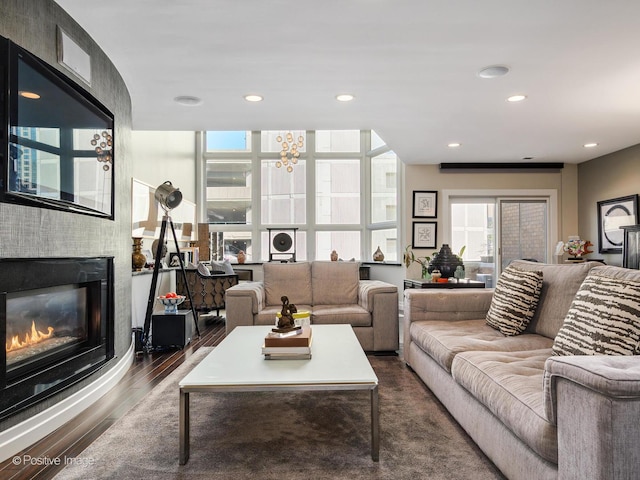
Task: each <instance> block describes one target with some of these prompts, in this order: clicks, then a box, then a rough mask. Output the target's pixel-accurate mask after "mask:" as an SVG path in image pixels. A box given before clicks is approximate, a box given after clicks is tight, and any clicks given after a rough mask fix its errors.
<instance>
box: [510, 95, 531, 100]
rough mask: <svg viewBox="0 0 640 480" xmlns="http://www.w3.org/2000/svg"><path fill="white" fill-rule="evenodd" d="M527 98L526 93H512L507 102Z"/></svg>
mask: <svg viewBox="0 0 640 480" xmlns="http://www.w3.org/2000/svg"><path fill="white" fill-rule="evenodd" d="M526 98H527V96H526V95H511V96H510V97H509V98H507V102H521V101H523V100H525V99H526Z"/></svg>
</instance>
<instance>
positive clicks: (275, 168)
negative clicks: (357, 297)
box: [202, 130, 399, 261]
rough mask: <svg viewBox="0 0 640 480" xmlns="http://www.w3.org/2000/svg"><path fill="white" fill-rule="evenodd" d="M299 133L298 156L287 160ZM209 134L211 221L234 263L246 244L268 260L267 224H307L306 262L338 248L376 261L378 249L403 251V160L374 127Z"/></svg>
mask: <svg viewBox="0 0 640 480" xmlns="http://www.w3.org/2000/svg"><path fill="white" fill-rule="evenodd" d="M289 132H291V134H292V135H291V136H290V137H289V140H291V141H293V142H295V143H296V149H297V153H298V155H297V156H296V157H295V162H292V161H289V163H287V164H285V165H283V164H282V157H281V154H282V153H283V150H284V147H283V144H282V142H283V140H284V141H286V140H287V133H289ZM202 138H203V139H204V140H203V146H204V148H203V151H204V153H203V162H204V166H205V167H204V169H203V170H204V172H203V176H204V177H205V178H204V179H203V184H204V185H205V188H203V195H204V196H205V198H204V199H203V200H204V203H205V204H206V212H205V215H206V219H205V221H206V222H208V223H209V226H210V231H211V232H212V233H215V234H214V235H213V236H212V238H213V239H214V240H213V243H214V252H216V256H217V257H218V258H220V257H227V258H231V259H232V260H233V259H234V256H235V255H236V254H237V252H238V251H239V250H244V251H245V253H247V255H248V257H249V260H252V261H266V260H268V258H269V237H268V232H267V228H286V227H295V228H297V231H296V232H297V233H296V246H297V248H296V258H297V259H298V260H312V259H319V260H328V259H329V258H330V254H331V251H332V250H336V251H337V252H338V254H339V256H340V257H341V258H342V259H344V260H350V259H352V258H353V259H356V260H362V261H371V260H372V258H371V255H372V253H371V252H373V251H374V250H375V248H376V247H377V246H380V248H381V249H382V250H383V251H384V253H385V260H387V261H394V260H396V259H397V258H398V252H397V248H398V246H397V232H398V227H397V217H398V214H397V204H398V198H397V196H398V185H397V182H398V175H397V172H398V165H399V160H398V158H397V156H396V155H395V154H394V153H393V152H390V151H389V149H388V147H386V145H384V142H383V141H382V139H380V137H379V136H377V135H376V134H375V133H374V132H370V131H360V130H318V131H304V130H302V131H300V130H288V131H261V132H248V131H240V132H205V133H203V134H202ZM372 141H373V145H372ZM288 143H290V142H288ZM372 146H375V149H374V150H372ZM288 147H289V148H290V146H288ZM287 166H290V167H291V168H290V171H287V168H286V167H287Z"/></svg>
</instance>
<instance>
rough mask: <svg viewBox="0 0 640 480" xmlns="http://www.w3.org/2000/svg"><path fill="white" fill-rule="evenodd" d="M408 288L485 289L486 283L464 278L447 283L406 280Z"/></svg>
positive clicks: (405, 285)
mask: <svg viewBox="0 0 640 480" xmlns="http://www.w3.org/2000/svg"><path fill="white" fill-rule="evenodd" d="M407 288H485V284H484V282H480V281H478V280H469V279H467V278H463V279H462V280H453V281H450V282H446V283H445V282H438V283H434V282H432V281H430V280H409V279H405V281H404V289H405V290H406V289H407Z"/></svg>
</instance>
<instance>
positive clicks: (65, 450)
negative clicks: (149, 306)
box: [0, 320, 224, 480]
mask: <svg viewBox="0 0 640 480" xmlns="http://www.w3.org/2000/svg"><path fill="white" fill-rule="evenodd" d="M199 325H200V334H201V335H200V338H195V339H194V340H192V341H191V343H190V344H189V345H188V346H187V347H186V348H184V349H182V350H168V351H164V352H154V353H146V354H144V355H139V356H137V357H136V359H135V360H134V362H133V364H132V365H131V368H130V369H129V370H128V372H127V373H126V375H125V376H124V377H123V378H122V379H121V380H120V382H119V383H118V384H117V385H116V386H115V387H114V388H113V389H112V390H110V391H109V393H107V394H106V395H104V396H103V397H102V398H101V399H100V400H98V401H97V402H96V403H94V404H93V406H91V408H89V409H87V411H85V412H83V413H81V414H80V415H78V416H77V417H76V418H74V419H73V420H71V421H70V422H68V423H67V424H65V425H63V426H62V427H60V428H59V429H57V430H56V431H55V432H53V433H52V434H51V435H48V436H47V437H45V438H44V439H42V440H41V441H39V442H38V443H36V444H35V445H32V446H31V447H29V448H28V449H26V450H24V451H22V452H20V453H19V454H18V455H17V457H19V458H20V459H22V458H24V456H25V455H30V456H31V457H32V458H37V459H61V462H62V463H64V459H65V458H75V457H78V456H80V453H81V452H82V451H83V450H84V449H85V448H87V446H89V445H90V444H91V443H92V442H93V441H94V440H95V439H96V438H98V437H99V436H100V435H101V434H102V433H103V432H104V431H105V430H107V428H109V427H110V426H111V425H112V424H113V423H114V422H115V421H116V420H118V419H119V418H121V417H122V416H123V415H124V414H125V413H126V412H127V411H129V409H130V408H131V407H133V406H134V405H135V404H136V403H138V401H139V400H140V399H142V398H143V397H144V396H145V395H146V394H148V393H149V392H150V391H151V389H153V388H154V387H155V386H156V385H158V383H160V382H161V381H162V380H163V379H164V378H166V377H167V376H168V375H169V374H170V373H171V372H173V371H174V370H175V369H176V368H177V367H179V366H180V365H181V364H182V363H183V362H184V361H185V359H187V358H189V356H191V355H192V354H193V353H194V352H195V351H196V350H198V348H200V347H203V346H215V345H217V344H218V343H220V341H221V340H222V339H223V338H224V323H223V322H222V321H220V320H218V321H215V322H212V323H211V324H210V325H206V324H205V322H202V321H201V322H199ZM20 463H22V462H20ZM63 467H64V465H62V466H56V465H50V466H26V467H25V466H24V465H22V464H21V465H17V466H16V465H14V464H13V461H12V459H9V460H7V461H5V462H3V463H0V478H1V479H3V480H10V479H11V480H22V479H32V478H35V479H38V480H44V479H50V478H53V477H54V476H55V475H56V474H57V473H58V472H59V471H60V470H62V468H63Z"/></svg>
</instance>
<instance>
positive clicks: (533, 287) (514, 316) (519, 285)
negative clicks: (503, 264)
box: [486, 265, 542, 336]
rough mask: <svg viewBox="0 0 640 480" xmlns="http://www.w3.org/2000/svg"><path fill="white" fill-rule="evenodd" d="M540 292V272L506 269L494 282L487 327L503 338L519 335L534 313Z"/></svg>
mask: <svg viewBox="0 0 640 480" xmlns="http://www.w3.org/2000/svg"><path fill="white" fill-rule="evenodd" d="M541 290H542V272H540V271H525V270H520V269H518V268H516V267H513V266H511V265H509V266H508V267H507V268H505V269H504V270H503V272H502V273H501V274H500V278H498V283H497V284H496V288H495V291H494V293H493V298H492V299H491V306H490V307H489V311H488V312H487V318H486V320H487V325H489V326H490V327H492V328H495V329H496V330H498V331H499V332H501V333H502V334H504V335H507V336H512V335H519V334H521V333H522V332H524V331H525V329H526V328H527V325H529V322H530V321H531V319H532V318H533V315H534V314H535V313H536V308H537V306H538V300H539V299H540V291H541Z"/></svg>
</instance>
